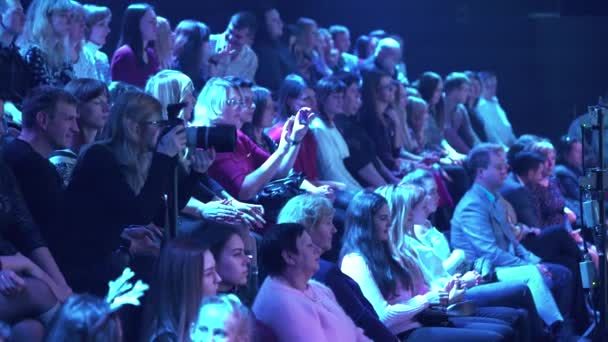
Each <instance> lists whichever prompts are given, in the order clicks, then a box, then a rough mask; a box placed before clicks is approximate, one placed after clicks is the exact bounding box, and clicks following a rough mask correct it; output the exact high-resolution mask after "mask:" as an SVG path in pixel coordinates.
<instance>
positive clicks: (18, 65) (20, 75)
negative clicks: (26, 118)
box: [0, 0, 33, 125]
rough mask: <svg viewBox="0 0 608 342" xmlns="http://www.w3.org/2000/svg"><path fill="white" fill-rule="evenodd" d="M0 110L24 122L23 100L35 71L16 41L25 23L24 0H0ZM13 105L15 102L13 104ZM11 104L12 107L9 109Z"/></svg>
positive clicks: (18, 121)
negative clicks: (0, 105)
mask: <svg viewBox="0 0 608 342" xmlns="http://www.w3.org/2000/svg"><path fill="white" fill-rule="evenodd" d="M0 18H1V20H2V25H1V26H0V75H2V79H3V82H2V84H1V85H0V100H1V101H2V102H3V103H2V107H4V108H0V109H2V110H0V112H3V113H4V115H5V116H10V118H7V120H6V121H10V122H13V123H17V124H19V125H20V124H21V103H22V101H23V99H24V98H25V95H26V94H27V92H28V91H29V90H30V88H31V86H32V82H33V80H32V75H31V72H30V69H29V66H28V65H27V63H26V61H25V60H24V59H23V57H22V56H21V54H20V53H19V47H18V46H17V45H16V44H15V42H16V40H17V38H18V37H19V35H20V34H21V33H22V32H23V27H24V25H25V14H24V13H23V6H22V5H21V0H1V1H0ZM11 105H12V106H11ZM9 107H12V110H9Z"/></svg>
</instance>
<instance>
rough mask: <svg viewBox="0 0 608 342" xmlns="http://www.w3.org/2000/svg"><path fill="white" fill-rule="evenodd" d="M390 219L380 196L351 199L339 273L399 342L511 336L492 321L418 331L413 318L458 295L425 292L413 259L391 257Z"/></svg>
mask: <svg viewBox="0 0 608 342" xmlns="http://www.w3.org/2000/svg"><path fill="white" fill-rule="evenodd" d="M390 218H391V214H390V212H389V207H388V203H387V201H386V199H384V197H382V196H380V195H378V194H375V193H372V192H369V191H363V192H360V193H358V194H357V195H356V196H355V197H354V198H353V200H352V201H351V203H350V205H349V207H348V211H347V213H346V232H345V235H344V241H343V246H342V252H341V269H342V271H343V272H344V273H345V274H346V275H348V276H350V277H351V278H353V280H355V281H356V282H357V283H358V284H359V286H360V287H361V290H362V291H363V294H364V295H365V297H366V298H367V299H368V300H369V301H370V302H371V304H372V305H373V307H374V310H376V312H377V313H378V316H379V317H380V320H381V321H382V322H383V323H384V324H385V325H386V326H387V327H388V328H389V330H391V332H393V333H394V334H396V335H398V337H400V338H401V340H404V341H422V340H428V339H429V338H430V337H431V336H432V337H434V338H439V339H440V340H441V341H462V340H466V341H502V340H503V339H505V338H508V337H510V335H512V333H513V332H512V330H511V329H510V328H509V327H508V326H506V325H505V324H501V323H500V322H501V321H494V320H491V321H492V323H470V322H469V323H465V322H462V321H460V322H457V321H454V322H453V324H454V325H456V326H460V327H462V328H438V327H437V328H436V327H433V328H430V327H429V328H427V327H423V326H422V324H421V323H420V322H419V321H418V319H417V316H418V314H420V313H421V312H423V311H424V310H425V309H426V308H428V307H429V306H430V305H431V304H435V305H442V306H444V305H447V303H449V302H450V301H451V300H453V299H455V298H456V297H458V289H457V285H456V284H454V283H453V282H452V283H451V284H449V286H446V287H445V289H442V290H432V291H429V289H428V288H427V286H426V284H425V282H424V278H423V276H422V273H421V271H420V269H419V268H418V266H417V264H416V263H415V262H414V260H413V259H412V258H410V257H400V258H395V257H394V255H393V253H392V248H391V246H390V243H389V233H390ZM488 322H489V321H488Z"/></svg>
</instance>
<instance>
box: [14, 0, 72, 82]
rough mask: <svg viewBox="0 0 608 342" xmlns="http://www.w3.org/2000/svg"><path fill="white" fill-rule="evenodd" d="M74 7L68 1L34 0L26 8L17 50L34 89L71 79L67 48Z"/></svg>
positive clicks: (68, 49) (68, 48) (68, 50)
mask: <svg viewBox="0 0 608 342" xmlns="http://www.w3.org/2000/svg"><path fill="white" fill-rule="evenodd" d="M74 6H75V4H74V2H72V1H70V0H34V1H33V2H32V4H31V5H30V7H29V8H28V11H27V15H26V22H25V29H24V31H23V35H22V36H21V44H20V46H21V49H22V53H23V55H24V56H25V60H26V61H27V63H28V64H29V65H30V68H31V70H32V73H33V77H34V85H36V86H37V85H43V84H47V85H54V86H64V85H65V84H67V83H68V82H69V81H71V80H72V78H73V77H74V71H73V69H72V66H71V64H70V47H69V46H70V44H69V36H70V29H71V20H72V13H73V11H74Z"/></svg>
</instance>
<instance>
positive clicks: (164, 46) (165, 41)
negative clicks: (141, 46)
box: [154, 16, 175, 70]
mask: <svg viewBox="0 0 608 342" xmlns="http://www.w3.org/2000/svg"><path fill="white" fill-rule="evenodd" d="M174 47H175V34H174V33H173V31H172V30H171V23H169V20H167V19H166V18H164V17H161V16H158V17H156V41H155V42H154V48H155V49H156V54H157V55H158V62H159V64H160V69H161V70H162V69H169V68H171V65H172V64H173V49H174Z"/></svg>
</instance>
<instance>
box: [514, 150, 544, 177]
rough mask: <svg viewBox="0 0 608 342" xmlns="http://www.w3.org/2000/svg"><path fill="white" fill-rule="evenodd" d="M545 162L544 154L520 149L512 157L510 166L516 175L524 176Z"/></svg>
mask: <svg viewBox="0 0 608 342" xmlns="http://www.w3.org/2000/svg"><path fill="white" fill-rule="evenodd" d="M544 162H545V156H544V155H542V154H541V153H539V152H534V151H521V152H519V153H517V154H516V155H515V157H514V159H513V164H511V168H512V169H513V172H514V173H515V174H516V175H518V176H526V175H527V174H528V172H529V171H531V170H536V169H538V167H539V166H540V165H542V164H543V163H544Z"/></svg>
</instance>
